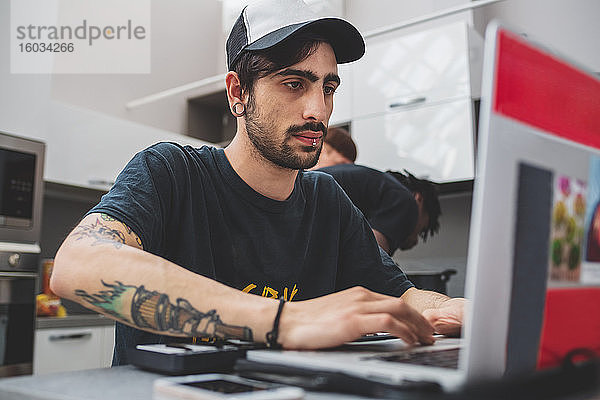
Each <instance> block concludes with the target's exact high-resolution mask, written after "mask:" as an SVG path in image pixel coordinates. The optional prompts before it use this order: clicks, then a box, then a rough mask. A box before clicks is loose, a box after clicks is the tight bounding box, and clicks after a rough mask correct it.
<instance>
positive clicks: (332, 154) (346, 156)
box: [311, 127, 356, 170]
mask: <svg viewBox="0 0 600 400" xmlns="http://www.w3.org/2000/svg"><path fill="white" fill-rule="evenodd" d="M354 161H356V144H355V143H354V140H352V137H351V136H350V133H348V131H347V130H346V129H344V128H335V127H334V128H329V129H327V135H325V137H324V138H323V148H322V149H321V155H320V156H319V161H317V165H315V166H314V167H313V168H311V170H316V169H319V168H323V167H330V166H332V165H338V164H351V163H353V162H354Z"/></svg>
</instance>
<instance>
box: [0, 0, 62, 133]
mask: <svg viewBox="0 0 600 400" xmlns="http://www.w3.org/2000/svg"><path fill="white" fill-rule="evenodd" d="M9 50H10V2H9V0H0V54H2V57H0V131H4V132H7V133H13V134H17V135H21V136H27V137H31V138H36V139H43V138H45V137H46V124H45V123H46V119H47V108H46V104H47V103H48V99H49V98H50V84H51V80H50V75H30V74H11V73H10V53H9Z"/></svg>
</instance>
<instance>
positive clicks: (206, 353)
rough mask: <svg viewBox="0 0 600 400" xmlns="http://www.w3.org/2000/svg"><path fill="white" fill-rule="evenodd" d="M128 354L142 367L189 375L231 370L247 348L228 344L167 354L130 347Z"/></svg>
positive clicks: (134, 363) (133, 361)
mask: <svg viewBox="0 0 600 400" xmlns="http://www.w3.org/2000/svg"><path fill="white" fill-rule="evenodd" d="M128 356H129V360H130V361H131V364H133V365H135V366H136V367H139V368H142V369H146V370H150V371H153V372H158V373H161V374H166V375H189V374H196V373H210V372H215V373H227V372H231V371H233V366H234V364H235V361H236V360H237V359H238V358H240V357H245V350H242V349H238V348H235V347H233V346H227V347H222V348H218V347H215V348H214V350H203V351H192V350H189V351H185V352H184V353H179V354H165V353H160V352H157V351H152V350H146V349H137V348H130V349H128Z"/></svg>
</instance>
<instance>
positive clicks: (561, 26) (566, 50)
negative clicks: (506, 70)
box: [474, 0, 600, 72]
mask: <svg viewBox="0 0 600 400" xmlns="http://www.w3.org/2000/svg"><path fill="white" fill-rule="evenodd" d="M493 18H498V19H500V20H502V21H504V22H505V23H509V24H512V25H513V26H515V27H516V28H518V29H522V30H523V32H525V33H527V34H529V35H531V36H532V37H534V38H536V39H538V40H540V41H542V42H544V43H545V44H547V45H550V46H552V47H553V48H555V49H556V50H558V51H559V52H561V53H563V54H565V55H567V56H569V57H571V58H572V59H573V60H574V61H577V62H579V63H581V64H583V65H584V66H586V67H588V68H590V69H592V70H593V71H596V72H599V71H600V40H598V39H599V38H600V23H598V19H599V18H600V1H598V0H569V1H567V0H505V1H503V2H500V3H497V4H494V5H491V6H486V7H482V8H480V9H478V10H476V11H475V12H474V22H475V28H476V29H477V30H478V31H480V32H481V33H483V32H484V31H485V27H486V25H487V23H488V22H489V21H491V20H492V19H493Z"/></svg>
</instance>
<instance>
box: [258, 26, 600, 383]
mask: <svg viewBox="0 0 600 400" xmlns="http://www.w3.org/2000/svg"><path fill="white" fill-rule="evenodd" d="M599 148H600V79H598V77H597V76H594V74H593V73H591V72H589V71H587V70H586V69H585V68H584V67H582V66H578V65H576V63H574V62H571V61H569V60H568V59H567V58H565V57H563V56H561V55H558V54H557V53H556V52H554V51H552V50H551V49H550V48H548V47H545V46H543V45H541V44H539V43H538V42H536V41H534V40H532V39H531V38H529V37H528V36H527V37H526V36H523V35H520V34H519V33H517V31H515V30H514V29H511V28H508V27H506V26H504V25H502V24H500V23H498V22H496V21H494V22H492V23H490V25H489V26H488V29H487V31H486V39H485V54H484V73H483V84H482V100H481V113H480V126H479V138H478V149H477V154H478V157H477V168H476V178H475V185H474V194H473V208H472V217H471V227H470V238H469V250H468V258H467V277H466V284H465V294H466V296H465V297H466V298H467V299H469V307H468V309H467V310H466V313H465V324H464V327H463V337H462V338H460V339H452V338H443V339H439V340H438V341H437V342H436V344H435V345H433V346H419V347H413V348H410V347H409V346H407V345H406V344H404V342H402V340H400V339H385V337H384V338H383V339H384V340H376V341H370V342H354V343H349V344H347V345H344V346H342V347H340V348H337V349H331V350H324V351H273V350H253V351H249V352H248V353H247V358H248V359H249V360H251V361H256V362H264V363H271V364H280V365H286V366H293V367H299V368H307V369H313V370H327V371H337V372H344V373H346V374H350V375H354V376H359V377H366V378H372V379H377V380H384V381H387V382H394V383H402V382H410V381H419V382H423V381H428V382H436V383H439V384H440V385H441V386H442V388H443V389H444V390H448V391H452V390H456V389H458V388H460V387H461V386H462V385H464V384H465V383H466V382H474V381H479V380H489V379H495V378H500V377H502V376H511V375H518V374H521V373H526V372H531V371H533V370H534V369H535V368H536V367H537V366H538V357H539V353H540V340H541V339H540V338H541V332H542V327H543V323H544V316H545V305H546V294H547V293H548V289H549V288H550V287H552V286H553V285H559V286H560V285H566V286H569V285H570V286H577V285H586V284H588V283H590V282H591V283H594V282H593V281H594V280H595V279H598V277H599V276H600V268H599V267H598V265H600V262H597V263H595V264H594V263H591V267H590V266H589V265H588V264H590V263H587V264H586V263H583V264H584V267H582V266H581V264H582V263H581V258H582V255H583V256H584V255H585V254H586V251H584V250H585V249H583V245H584V243H583V242H582V239H581V238H582V237H583V236H587V232H588V231H589V229H592V228H590V227H591V226H592V225H593V222H594V221H591V222H590V220H589V218H588V220H587V221H584V220H583V219H582V218H581V216H582V209H581V207H582V205H583V207H585V203H586V201H587V202H588V203H589V204H590V207H592V206H593V204H595V203H598V201H599V200H598V197H600V194H599V193H595V194H593V193H592V192H591V191H590V193H589V196H588V193H587V192H586V188H587V186H588V182H589V185H590V187H591V186H593V185H592V184H594V185H596V186H600V185H598V182H600V162H598V160H600V151H599V150H598V149H599ZM597 192H600V189H599V190H597ZM593 196H596V198H595V199H594V198H593ZM582 200H583V201H582ZM584 214H585V213H584ZM587 214H590V213H587ZM598 222H599V223H600V217H599V221H598ZM561 224H562V225H561ZM584 231H585V234H582V232H584ZM599 237H600V234H599ZM599 240H600V239H599ZM578 241H579V242H578ZM557 243H558V244H557ZM586 245H587V246H589V244H586ZM578 260H579V261H580V262H579V263H577V261H578ZM574 264H576V265H574ZM586 265H588V266H586ZM560 271H563V272H564V273H563V272H561V273H562V275H561V273H558V272H560ZM561 276H562V277H563V278H564V279H562V278H561ZM595 283H596V284H597V283H598V282H595ZM379 339H381V338H379ZM415 352H421V353H423V352H435V353H444V352H445V353H457V354H458V355H457V357H458V359H457V361H453V362H452V361H451V362H450V363H449V364H446V365H445V366H442V364H437V361H435V362H433V364H435V365H431V364H432V362H431V361H427V360H425V359H426V358H428V357H425V355H424V354H421V355H419V357H417V358H420V359H421V361H419V360H417V361H416V362H415V361H414V360H412V359H411V358H412V357H413V355H412V354H413V353H415ZM423 364H428V365H423Z"/></svg>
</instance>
